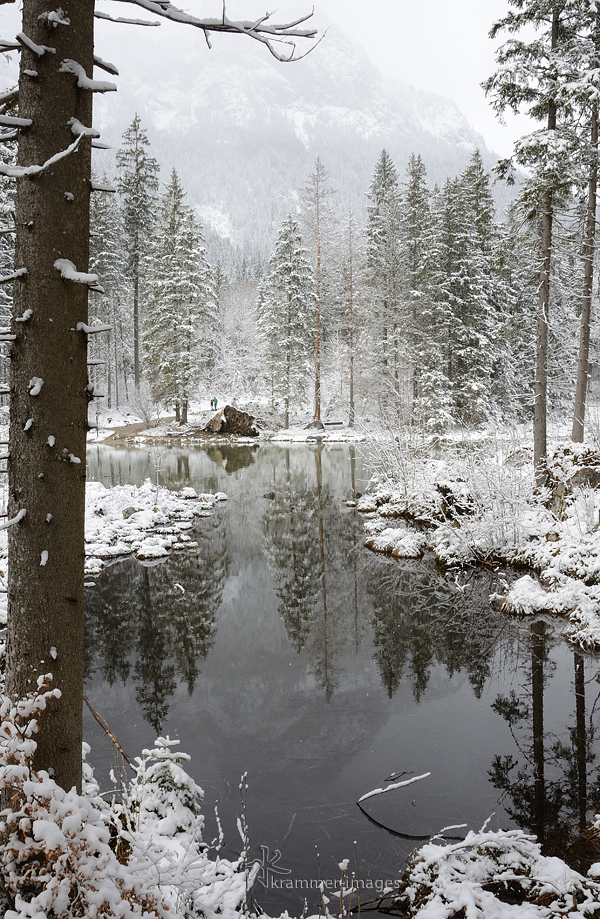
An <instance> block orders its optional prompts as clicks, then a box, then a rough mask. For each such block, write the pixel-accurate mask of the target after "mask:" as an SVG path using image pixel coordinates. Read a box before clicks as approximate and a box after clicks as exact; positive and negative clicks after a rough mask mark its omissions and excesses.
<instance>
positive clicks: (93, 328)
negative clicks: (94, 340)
mask: <svg viewBox="0 0 600 919" xmlns="http://www.w3.org/2000/svg"><path fill="white" fill-rule="evenodd" d="M75 329H76V331H77V332H83V334H84V335H97V334H98V332H112V326H111V325H103V324H98V325H88V324H87V323H86V322H78V323H77V325H76V326H75Z"/></svg>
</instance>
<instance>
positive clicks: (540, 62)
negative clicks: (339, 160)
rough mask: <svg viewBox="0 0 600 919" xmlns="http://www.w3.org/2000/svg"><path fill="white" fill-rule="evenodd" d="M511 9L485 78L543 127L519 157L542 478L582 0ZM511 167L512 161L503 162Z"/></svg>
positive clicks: (516, 4)
mask: <svg viewBox="0 0 600 919" xmlns="http://www.w3.org/2000/svg"><path fill="white" fill-rule="evenodd" d="M509 2H510V6H511V7H512V9H510V11H509V12H508V13H507V15H506V16H505V17H504V18H503V19H501V20H499V21H498V22H497V23H495V25H494V26H493V28H492V30H491V32H490V36H491V37H492V38H496V37H497V36H498V35H499V34H500V33H502V32H508V34H509V35H515V36H516V35H518V34H519V33H521V32H522V33H524V35H525V38H517V37H515V38H509V39H508V41H506V42H505V44H504V45H503V46H502V47H501V48H500V50H499V51H498V53H497V61H498V65H499V66H498V70H497V71H496V73H495V74H494V75H493V76H492V77H490V78H489V80H487V81H486V83H485V84H484V88H485V90H486V93H487V94H488V95H489V96H490V97H491V101H492V105H493V107H494V108H495V110H496V111H497V112H498V113H499V114H502V113H503V112H504V111H505V110H506V109H511V110H512V111H514V112H519V111H526V112H527V113H528V114H529V116H530V117H531V118H533V119H534V120H535V121H537V122H538V123H541V125H542V126H541V127H540V129H539V130H537V131H534V132H532V133H531V134H529V135H527V136H526V137H524V138H521V140H520V141H518V142H517V144H516V147H515V153H514V156H513V160H512V161H514V162H515V163H516V164H518V165H520V166H525V167H526V168H527V169H528V170H529V171H530V177H529V178H528V180H527V181H526V183H525V186H524V191H523V194H524V196H525V198H526V199H527V200H528V201H529V202H530V206H531V210H532V213H535V214H536V215H538V217H539V220H540V223H541V234H540V249H539V263H540V270H539V287H538V310H537V345H536V349H537V354H536V374H535V400H534V422H533V452H534V466H535V474H536V480H537V482H538V484H544V482H545V481H546V477H547V459H546V454H547V445H546V427H547V391H548V316H549V308H550V277H551V257H552V231H553V219H554V214H555V210H556V208H557V206H558V205H559V204H560V199H561V196H562V195H563V194H564V193H565V192H566V193H567V194H568V192H569V191H570V188H571V185H572V183H573V175H572V172H571V169H570V168H569V166H570V163H571V162H572V161H573V148H574V147H576V146H577V143H576V140H575V138H574V132H573V130H572V127H573V126H572V123H571V121H570V115H571V109H572V104H571V100H570V98H569V94H568V93H567V94H565V93H564V89H565V85H568V84H569V83H570V82H571V79H572V76H573V73H572V68H573V58H572V56H571V55H570V53H569V52H570V49H571V47H572V37H573V30H574V27H575V25H576V19H577V17H576V15H574V14H575V13H576V11H577V7H578V6H579V4H578V3H577V0H550V2H549V0H509ZM504 166H505V171H508V170H509V168H510V166H511V161H508V162H506V163H505V164H504Z"/></svg>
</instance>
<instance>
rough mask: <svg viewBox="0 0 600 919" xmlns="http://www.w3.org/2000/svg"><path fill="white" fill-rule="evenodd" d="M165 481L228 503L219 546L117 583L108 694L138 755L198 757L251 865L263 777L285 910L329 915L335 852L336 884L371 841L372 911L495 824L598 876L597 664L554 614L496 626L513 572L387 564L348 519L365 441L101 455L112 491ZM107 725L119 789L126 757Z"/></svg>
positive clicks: (104, 611)
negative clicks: (584, 835)
mask: <svg viewBox="0 0 600 919" xmlns="http://www.w3.org/2000/svg"><path fill="white" fill-rule="evenodd" d="M157 468H158V475H159V480H160V483H161V484H162V485H166V486H168V487H169V488H171V489H179V488H181V487H184V486H188V485H189V486H192V487H194V488H195V489H196V490H197V491H198V492H200V491H213V492H214V491H224V492H225V493H226V494H227V495H228V496H229V501H228V502H227V503H225V504H224V505H222V506H219V507H217V509H216V512H215V514H214V516H212V517H209V518H200V519H198V522H197V523H195V527H194V530H193V531H190V535H192V536H193V539H194V541H196V542H197V543H198V546H197V548H194V549H191V550H189V551H187V552H185V553H174V554H173V555H172V556H171V557H170V558H169V559H168V560H167V561H165V562H163V563H162V564H160V565H154V566H144V565H142V564H140V563H139V562H137V561H135V560H134V559H125V560H122V561H120V562H117V563H115V564H113V565H111V566H110V567H108V568H107V569H105V570H104V571H103V573H102V574H101V575H100V576H99V577H97V578H95V579H94V580H95V584H96V586H95V587H91V588H89V589H88V590H87V591H86V632H87V652H86V693H87V695H88V697H89V699H90V701H91V702H92V703H93V705H94V706H95V707H96V709H97V710H98V711H99V712H100V714H101V715H102V717H103V718H104V719H105V721H106V722H107V723H108V725H109V727H110V729H111V731H112V732H113V733H114V734H115V735H116V737H117V738H118V740H119V741H120V743H121V744H122V746H123V747H124V749H125V750H126V751H127V753H128V754H129V756H130V757H131V758H132V759H133V758H134V757H135V756H137V755H139V753H140V751H141V750H142V748H144V747H149V746H151V745H152V744H153V741H154V739H155V737H156V736H157V735H158V734H161V735H167V734H168V735H169V736H170V737H171V738H178V739H179V740H180V741H181V749H182V750H184V751H185V752H186V753H189V754H190V755H191V757H192V759H191V762H190V764H189V767H188V771H189V772H190V774H191V775H192V776H193V777H194V779H195V780H196V781H197V782H198V783H199V784H200V785H201V786H202V787H203V788H204V791H205V814H206V818H207V832H206V836H207V837H208V838H212V837H214V836H215V835H216V829H215V820H214V816H213V813H214V804H215V803H217V804H218V808H219V814H220V817H221V821H222V823H223V829H224V831H225V842H226V845H228V846H229V847H230V849H231V850H236V851H239V849H240V847H241V842H240V838H239V835H238V832H237V829H236V815H237V814H239V813H240V812H241V804H240V792H239V787H238V786H239V782H240V776H241V774H242V773H245V772H247V774H248V785H249V790H248V795H247V818H248V823H249V830H250V842H251V849H252V855H253V857H256V858H257V859H260V860H262V861H263V862H264V863H265V864H266V865H267V866H270V868H269V869H268V870H267V868H265V870H264V871H263V872H262V878H263V881H264V882H265V883H264V884H263V885H261V884H257V886H256V889H255V895H256V900H257V902H258V903H260V904H261V905H262V906H263V907H264V908H265V909H266V910H267V912H271V911H272V910H273V909H281V908H285V907H287V908H289V909H290V910H293V911H294V913H295V914H299V913H300V911H301V909H302V903H303V901H304V898H305V897H307V898H308V899H309V901H310V902H311V904H314V903H315V902H316V901H317V896H316V892H315V890H314V889H313V890H312V891H311V890H307V889H306V887H307V886H308V884H306V883H304V882H309V883H310V882H311V881H313V882H316V879H317V878H318V876H319V866H318V863H317V856H316V851H318V853H319V861H320V866H321V867H320V871H321V875H322V877H323V878H324V879H334V878H335V879H337V878H339V875H340V872H339V868H338V866H337V864H336V863H337V862H340V861H341V860H342V859H345V858H349V859H350V860H351V863H352V864H354V854H353V843H354V842H356V852H357V857H358V868H359V875H360V878H361V879H362V881H363V882H364V883H365V893H364V894H363V899H368V894H369V887H368V886H367V885H366V880H367V879H369V880H370V882H371V888H370V889H371V890H372V892H375V890H376V889H377V888H379V889H380V888H381V886H383V884H384V883H385V882H386V881H388V880H394V879H396V878H397V877H398V876H399V874H400V872H401V870H402V867H403V864H404V861H405V859H406V857H407V856H408V855H409V854H410V852H411V851H412V850H413V849H414V848H415V847H416V846H418V845H420V844H422V843H421V840H420V838H421V837H427V836H429V835H430V834H434V833H437V832H439V831H440V830H441V829H442V828H444V827H447V826H450V825H455V824H463V823H466V824H467V827H468V828H469V829H475V830H478V829H480V828H481V826H482V825H483V823H484V822H485V821H486V820H488V818H491V819H490V826H491V827H492V828H497V827H503V828H509V827H514V826H520V827H523V828H526V829H528V830H531V831H533V832H535V833H536V834H537V835H538V837H539V838H540V839H541V840H543V842H544V845H545V848H546V851H547V852H548V853H551V854H561V855H562V856H563V857H565V856H566V857H567V859H568V860H570V861H571V863H572V864H574V865H575V866H577V865H578V864H580V863H581V862H580V859H582V858H583V859H585V851H583V850H582V846H581V844H580V843H579V844H578V841H577V840H578V836H579V834H580V832H581V830H582V829H583V827H584V825H585V822H586V819H587V817H589V815H591V814H593V813H595V812H597V811H599V810H600V789H599V786H598V766H599V762H598V752H599V749H598V740H597V730H596V729H597V726H598V720H599V717H600V713H599V708H600V703H599V698H600V696H599V694H600V683H599V680H600V669H599V664H600V660H599V659H598V658H594V657H591V656H584V655H582V654H579V653H577V652H575V651H574V650H573V649H572V648H570V647H569V646H568V645H567V644H566V643H565V642H564V640H562V639H561V638H560V635H559V630H558V624H554V623H552V622H551V621H550V620H544V621H539V620H538V621H536V622H517V621H514V620H510V619H507V618H506V617H504V616H503V615H502V614H501V613H498V612H496V611H494V610H492V609H491V607H490V605H489V602H488V596H489V594H490V592H492V591H493V590H494V589H498V588H499V582H498V578H500V577H502V572H500V573H498V574H496V573H494V572H493V571H484V572H472V573H470V574H469V573H467V574H465V573H462V574H461V576H460V583H461V590H459V589H457V587H456V586H455V584H454V576H453V575H449V576H448V577H447V579H445V578H444V576H443V574H442V573H441V572H440V571H439V570H438V569H437V568H436V566H435V565H434V564H433V562H432V561H431V560H428V559H425V560H423V561H406V562H397V561H394V560H391V559H387V558H383V557H380V556H376V555H373V554H372V553H370V552H369V551H368V550H366V549H364V548H363V546H362V524H361V519H360V515H358V514H356V512H355V511H354V510H352V509H350V508H348V507H347V506H346V505H345V500H346V499H348V498H350V497H351V496H352V495H353V494H354V493H355V492H362V491H364V489H365V487H366V484H367V478H368V472H367V469H366V466H365V463H364V461H363V459H362V458H361V456H360V455H359V452H358V450H357V449H355V448H353V447H348V446H347V445H339V446H334V445H331V446H326V447H324V448H323V447H319V448H317V447H310V446H305V445H275V444H261V445H260V446H256V447H254V446H237V447H234V446H227V447H224V446H222V447H216V446H212V447H209V448H197V449H188V450H183V449H178V448H175V447H173V448H163V447H157V448H152V450H151V451H150V452H149V451H148V449H147V448H139V449H120V448H114V447H108V446H102V445H98V446H92V447H91V448H90V450H89V452H88V477H89V478H90V479H97V480H99V481H102V482H104V484H106V485H115V484H125V483H141V482H142V481H144V479H145V478H147V477H150V478H152V479H153V481H156V476H157ZM90 580H91V579H90ZM463 585H465V586H463ZM84 718H85V723H84V732H85V737H86V740H87V741H88V742H89V743H90V744H91V746H92V754H91V757H90V758H91V762H92V764H93V765H94V766H95V767H96V773H97V776H98V778H99V779H100V782H101V785H102V786H103V787H110V782H109V780H108V775H109V771H110V769H111V767H112V766H113V765H114V756H113V751H112V745H111V744H110V742H109V741H108V740H107V738H106V736H105V735H104V733H103V731H102V730H101V728H100V727H99V726H98V724H97V723H96V722H95V721H94V720H93V718H92V716H91V715H90V713H89V711H88V710H87V709H85V710H84ZM427 772H430V773H431V775H430V776H429V777H428V778H425V779H423V780H421V781H419V782H416V783H414V784H412V785H409V786H407V787H404V788H398V789H396V790H392V791H390V792H388V793H386V794H383V795H379V796H376V797H373V798H371V799H369V800H368V801H366V802H364V804H363V807H364V811H365V812H366V813H365V812H363V811H361V809H360V808H359V807H358V806H357V804H356V802H357V800H358V799H359V798H360V797H361V796H362V795H364V794H365V793H367V792H369V791H371V790H373V789H377V788H382V787H385V786H386V779H387V778H388V777H390V776H392V775H393V774H395V773H402V775H401V776H400V777H397V778H395V779H392V780H391V781H392V782H393V781H404V780H406V779H409V778H411V777H414V776H419V775H422V774H424V773H427ZM388 784H390V783H388ZM465 833H466V830H465V829H457V830H451V831H449V832H448V833H447V835H448V836H453V837H459V836H461V835H464V834H465ZM315 847H316V848H315ZM275 850H279V851H280V853H281V855H280V857H279V858H278V856H277V855H275ZM224 854H227V850H225V853H224ZM284 872H285V873H284ZM273 881H275V883H273Z"/></svg>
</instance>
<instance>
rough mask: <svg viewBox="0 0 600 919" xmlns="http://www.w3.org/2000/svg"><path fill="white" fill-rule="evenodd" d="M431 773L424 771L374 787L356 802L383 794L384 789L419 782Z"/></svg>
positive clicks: (387, 789) (402, 786)
mask: <svg viewBox="0 0 600 919" xmlns="http://www.w3.org/2000/svg"><path fill="white" fill-rule="evenodd" d="M430 775H431V772H424V773H423V775H416V776H415V777H414V778H412V779H405V780H404V782H394V784H393V785H388V787H387V788H375V789H374V790H373V791H369V792H367V794H366V795H363V796H362V798H359V799H358V801H357V802H356V803H357V804H360V803H361V802H362V801H366V800H367V798H374V797H375V795H384V794H385V793H386V791H393V790H394V789H395V788H404V786H405V785H413V784H414V783H415V782H420V781H421V779H427V778H429V776H430Z"/></svg>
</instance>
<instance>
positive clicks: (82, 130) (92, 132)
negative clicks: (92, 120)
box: [69, 118, 100, 137]
mask: <svg viewBox="0 0 600 919" xmlns="http://www.w3.org/2000/svg"><path fill="white" fill-rule="evenodd" d="M69 124H70V125H71V133H72V134H75V136H76V137H79V135H80V134H83V136H84V137H100V131H98V130H96V128H86V126H85V125H84V124H82V123H81V122H80V121H79V119H78V118H70V119H69Z"/></svg>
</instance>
